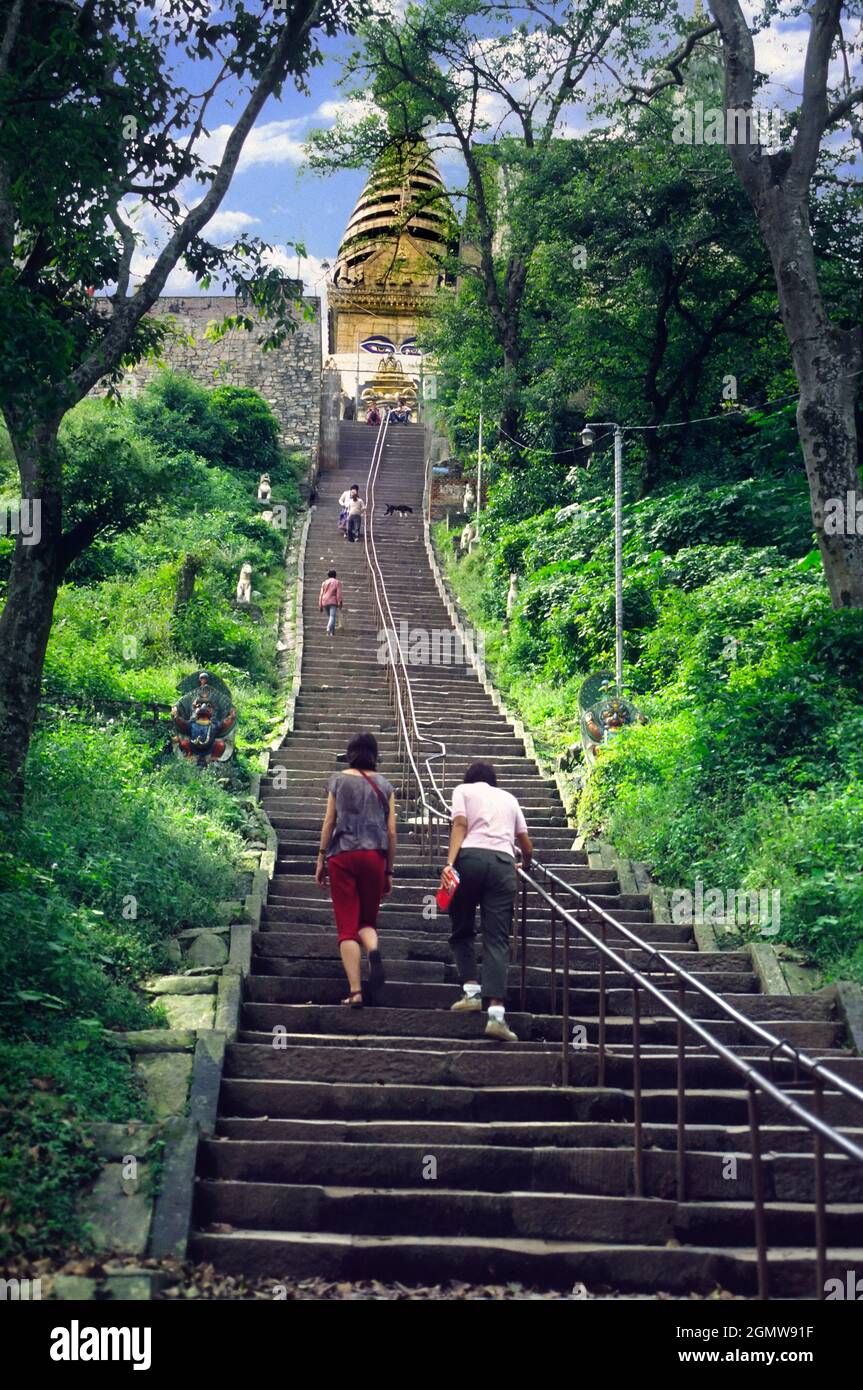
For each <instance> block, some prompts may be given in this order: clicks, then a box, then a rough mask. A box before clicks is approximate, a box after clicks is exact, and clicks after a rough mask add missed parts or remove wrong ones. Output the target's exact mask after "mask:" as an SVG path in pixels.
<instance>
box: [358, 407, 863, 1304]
mask: <svg viewBox="0 0 863 1390" xmlns="http://www.w3.org/2000/svg"><path fill="white" fill-rule="evenodd" d="M385 433H386V421H384V422H383V424H382V426H381V429H380V431H379V435H378V440H377V441H376V448H375V452H374V454H373V458H372V465H371V468H370V470H369V478H368V495H369V498H370V506H369V513H370V521H369V525H368V527H367V530H366V555H367V559H368V561H369V569H370V575H371V578H372V583H373V587H374V593H375V602H376V604H377V607H378V613H379V615H380V618H381V621H382V624H383V626H384V628H385V631H386V622H385V618H384V610H383V603H382V601H381V594H383V599H384V602H385V603H386V607H387V612H388V613H389V617H390V621H391V623H392V629H391V633H390V632H386V637H387V644H388V648H389V651H390V658H391V670H392V671H393V679H392V688H391V693H392V695H393V699H394V703H395V704H396V707H397V709H398V712H399V719H400V735H401V733H402V731H403V733H404V740H405V746H406V751H407V757H408V761H409V763H410V767H411V770H412V771H413V774H414V778H415V780H416V785H417V790H418V799H419V801H420V802H421V803H422V805H423V807H424V808H425V809H426V810H427V812H428V814H429V821H430V823H432V822H433V821H434V820H435V818H436V817H438V816H442V815H444V814H445V815H447V816H448V814H449V813H448V809H447V808H446V804H445V802H444V801H443V797H442V794H441V792H440V789H439V788H438V786H437V783H436V781H435V778H434V773H433V770H432V767H431V758H432V756H434V755H430V757H429V758H428V759H425V767H426V770H427V772H428V775H429V781H430V784H431V788H432V794H433V795H435V796H437V797H438V798H439V799H440V800H441V802H442V804H443V807H444V809H443V811H441V809H440V808H439V807H434V806H433V805H432V804H431V802H430V801H429V798H428V797H427V796H426V791H425V788H424V787H423V783H422V777H421V774H420V769H419V767H418V766H417V763H416V761H415V759H414V757H413V752H412V748H411V744H410V736H409V730H408V723H407V718H406V715H405V711H404V706H403V702H402V681H403V682H404V691H405V694H406V697H407V701H408V703H409V705H410V714H411V722H412V732H413V737H414V738H415V739H416V740H417V743H418V742H419V740H420V739H425V740H426V741H427V742H433V743H437V744H438V745H439V747H440V748H441V750H442V754H443V756H444V757H445V755H446V745H445V744H444V743H443V742H442V741H441V740H435V739H431V738H430V737H429V736H428V735H423V734H421V733H420V731H419V728H418V725H417V721H416V711H415V708H414V704H413V693H412V689H411V683H410V676H409V674H408V671H407V664H406V662H405V660H404V653H403V651H402V649H401V643H400V641H399V639H398V637H397V635H396V633H395V621H394V619H393V616H392V609H391V608H390V605H389V599H388V596H387V593H386V584H385V581H384V578H383V574H382V572H381V569H380V562H379V560H378V556H377V549H376V546H375V541H374V519H373V517H374V483H375V481H376V479H377V474H378V470H379V467H380V460H381V456H382V453H383V446H384V441H385ZM428 490H429V488H428V473H426V479H425V492H424V498H423V509H424V512H425V509H426V494H427V493H428ZM369 536H370V537H371V545H369ZM379 586H380V587H379ZM392 639H395V651H394V649H393V640H392ZM394 656H397V658H398V667H397V668H395V666H394V665H393V657H394ZM437 756H440V755H437ZM533 866H535V867H536V868H537V869H539V870H540V871H541V872H542V873H544V874H545V875H546V876H547V878H548V879H549V880H550V881H551V882H552V883H553V884H554V885H555V888H556V889H557V888H559V889H564V890H565V891H566V892H567V893H569V894H571V895H572V896H574V897H576V898H577V899H579V900H580V902H581V903H583V905H584V907H583V909H582V911H587V912H588V913H592V914H595V916H596V917H597V918H598V920H599V924H600V931H601V935H600V936H597V935H596V934H595V933H594V932H592V931H591V930H590V928H589V927H588V926H587V925H586V924H585V923H583V922H581V921H579V920H578V917H577V916H576V915H575V914H574V913H571V912H569V911H568V910H567V908H566V907H564V906H563V904H562V903H561V902H560V901H559V900H558V899H557V898H556V897H554V896H553V895H552V893H550V892H547V891H546V889H545V888H544V887H542V885H541V884H539V883H538V882H537V881H536V879H535V878H534V877H533V876H532V874H531V873H530V872H528V871H527V870H526V869H525V868H524V867H522V866H519V867H518V875H519V879H520V882H521V990H520V994H521V1007H522V1008H524V1004H525V992H526V969H527V945H528V938H527V890H528V888H532V889H533V890H534V891H535V892H536V893H538V894H539V896H540V898H541V899H543V900H544V902H545V903H546V904H547V905H548V907H549V909H550V913H551V972H550V976H551V980H550V987H551V1002H552V1013H554V1012H555V1011H556V991H557V970H556V963H555V930H556V919H557V918H560V920H561V922H562V924H563V943H562V947H563V977H564V978H563V990H562V1010H561V1012H562V1031H561V1048H562V1053H561V1081H562V1084H563V1085H564V1086H567V1085H569V1067H570V1038H569V1031H570V1030H569V1015H570V990H571V969H570V931H571V930H574V931H575V932H576V934H577V937H578V936H580V937H582V938H584V939H585V941H586V942H587V943H588V944H589V945H591V946H592V947H594V948H596V949H597V950H598V952H599V990H598V997H599V1009H598V1026H599V1038H598V1059H597V1062H598V1067H597V1084H598V1085H600V1086H602V1085H604V1084H605V1061H606V1052H607V1047H606V1008H605V1003H606V999H605V995H606V989H605V973H606V965H607V964H609V963H610V964H611V965H612V966H613V967H614V968H615V969H617V970H619V971H620V972H622V974H623V975H624V977H625V978H627V979H628V980H629V981H630V982H631V989H632V1044H631V1055H632V1073H633V1078H632V1079H633V1085H632V1093H633V1166H634V1186H635V1192H636V1195H637V1196H643V1194H644V1142H643V1119H642V1110H643V1103H642V1084H641V1082H642V1078H641V1067H642V1043H641V1013H640V1006H641V995H640V991H642V990H643V991H644V992H645V993H646V994H647V995H648V996H649V997H651V998H653V999H654V1000H656V1001H657V1002H658V1003H659V1004H660V1005H661V1007H662V1010H663V1013H664V1015H665V1016H670V1017H671V1018H673V1019H675V1020H676V1023H677V1028H676V1047H677V1087H676V1091H677V1125H676V1128H677V1144H676V1148H677V1198H678V1201H684V1200H685V1197H686V1179H687V1149H686V1060H687V1057H686V1035H687V1032H689V1033H692V1034H694V1035H695V1037H696V1038H697V1039H698V1040H699V1042H700V1044H701V1045H702V1046H704V1047H706V1048H708V1049H709V1050H710V1051H711V1052H713V1053H714V1054H715V1055H716V1056H717V1057H718V1058H719V1059H720V1060H721V1061H722V1062H724V1063H725V1064H726V1065H727V1066H729V1067H730V1068H731V1070H732V1071H733V1072H736V1073H737V1074H738V1075H739V1076H741V1078H742V1079H743V1084H744V1087H745V1091H746V1097H747V1110H748V1117H749V1130H750V1148H751V1158H752V1191H753V1196H752V1201H753V1217H754V1227H755V1231H754V1235H755V1251H756V1258H757V1268H758V1293H759V1297H760V1298H762V1299H766V1298H768V1297H769V1281H768V1264H767V1225H766V1211H765V1190H764V1173H763V1158H762V1152H761V1132H760V1116H759V1106H758V1098H759V1095H761V1096H763V1097H767V1098H769V1099H770V1100H771V1101H773V1102H774V1104H776V1105H777V1106H779V1107H780V1109H781V1110H782V1111H783V1112H784V1113H785V1114H786V1115H788V1116H789V1117H792V1118H793V1119H794V1120H796V1121H797V1122H798V1123H799V1124H801V1125H802V1126H803V1127H804V1128H805V1129H807V1130H808V1131H809V1132H810V1133H811V1134H812V1139H813V1156H814V1162H815V1175H814V1177H815V1182H814V1188H815V1195H814V1202H813V1203H812V1205H813V1207H814V1219H815V1268H816V1280H817V1287H816V1297H818V1298H823V1297H824V1294H825V1282H826V1268H827V1216H826V1208H827V1205H828V1203H827V1188H826V1170H825V1159H826V1147H827V1146H828V1145H829V1146H830V1147H831V1148H833V1149H835V1150H838V1151H839V1154H840V1155H841V1156H842V1157H844V1158H845V1159H851V1160H852V1161H855V1162H858V1163H861V1164H863V1148H861V1147H860V1146H858V1145H857V1144H856V1143H855V1142H854V1140H852V1139H850V1138H849V1137H848V1136H846V1135H845V1134H843V1133H842V1132H841V1131H840V1130H839V1129H837V1128H836V1127H835V1126H833V1125H831V1124H829V1123H828V1122H827V1121H826V1120H825V1119H824V1118H823V1105H824V1093H825V1087H826V1086H828V1085H829V1087H830V1088H831V1089H832V1090H837V1091H839V1092H841V1093H842V1094H844V1095H846V1096H849V1097H851V1098H852V1099H853V1100H855V1101H858V1102H863V1091H860V1090H859V1089H858V1088H857V1087H855V1086H854V1085H852V1084H851V1083H850V1082H847V1081H845V1079H844V1078H843V1077H840V1076H838V1075H836V1073H834V1072H832V1071H830V1070H828V1069H826V1068H824V1067H823V1066H822V1065H821V1064H820V1063H819V1062H818V1061H817V1060H815V1059H813V1058H810V1057H808V1056H807V1055H806V1054H805V1053H802V1052H801V1051H800V1050H799V1049H798V1048H796V1047H794V1046H793V1044H791V1043H789V1042H787V1040H783V1039H780V1038H777V1037H775V1036H774V1035H773V1034H772V1033H771V1032H770V1031H769V1030H768V1029H765V1028H762V1027H761V1026H760V1025H759V1024H757V1023H754V1022H753V1021H752V1020H750V1019H748V1018H746V1016H745V1015H743V1014H740V1013H739V1012H738V1011H737V1010H736V1009H735V1008H734V1007H733V1006H732V1005H730V1004H727V1003H726V1001H725V1000H724V999H723V998H722V997H721V996H720V995H717V994H715V993H714V991H712V990H711V989H709V988H708V987H707V986H706V985H703V984H702V983H701V981H699V980H696V979H695V977H694V976H692V975H690V974H689V973H688V972H687V971H686V970H684V969H683V968H682V967H681V966H678V965H677V964H676V962H674V961H672V960H670V959H669V958H668V957H667V956H666V955H665V954H664V953H663V952H661V951H657V950H656V949H654V948H651V947H650V945H649V944H648V943H646V942H644V941H642V940H641V938H640V937H638V936H637V934H636V933H635V932H633V931H631V930H630V929H629V928H628V927H627V926H625V925H624V924H623V923H622V922H618V921H617V920H616V918H615V917H614V916H613V915H612V914H611V913H609V912H607V911H606V909H605V908H602V907H600V906H599V904H598V903H596V902H595V901H594V900H593V899H592V898H590V897H588V896H587V895H586V894H584V893H582V892H581V891H580V890H579V889H577V888H575V887H574V886H573V885H572V884H569V883H567V882H566V880H565V879H562V878H560V876H559V875H557V874H555V873H554V871H553V870H552V869H550V868H548V866H547V865H545V864H544V863H543V862H542V861H541V860H539V859H537V858H534V859H533V861H532V866H531V867H533ZM609 926H611V927H612V928H613V929H614V930H615V932H618V933H620V934H621V935H622V936H623V938H624V940H625V941H627V942H629V943H631V944H632V945H633V946H634V947H635V948H637V949H638V950H640V951H643V952H645V953H647V955H648V960H647V966H646V968H647V969H648V970H649V969H650V968H651V966H652V964H653V962H654V961H659V962H660V963H661V966H662V969H663V972H665V973H668V974H673V975H674V976H675V977H676V980H677V1002H675V1001H674V1000H673V999H670V998H669V997H668V994H667V993H665V992H664V991H663V989H662V988H661V987H660V986H659V985H658V984H657V983H655V981H653V980H651V979H649V978H648V977H647V975H645V974H643V973H642V972H641V971H640V970H638V969H637V968H636V967H635V966H634V965H633V964H631V963H630V962H629V961H628V960H626V959H625V958H624V957H623V956H621V955H619V954H618V953H617V952H616V951H614V950H613V949H612V948H611V947H610V946H609V945H608V943H607V941H606V939H605V938H606V932H607V929H608V927H609ZM514 945H515V935H514ZM573 950H574V947H573ZM688 988H689V989H692V990H694V991H696V992H697V993H699V994H701V995H703V996H704V997H706V998H709V999H711V1000H712V1001H713V1002H714V1003H716V1004H718V1005H719V1006H720V1008H721V1010H722V1011H723V1013H724V1014H725V1015H726V1016H727V1017H729V1018H731V1019H733V1020H734V1022H735V1023H737V1024H738V1025H741V1026H742V1027H744V1028H745V1029H746V1030H747V1032H748V1033H749V1034H750V1035H752V1036H755V1037H756V1038H757V1039H758V1040H759V1042H763V1043H766V1044H768V1045H769V1047H770V1053H769V1058H770V1065H771V1067H772V1066H773V1065H774V1062H775V1059H776V1055H777V1053H779V1054H787V1057H789V1058H790V1059H791V1060H793V1062H794V1067H795V1072H794V1081H795V1083H797V1082H798V1081H799V1077H800V1070H801V1069H802V1070H804V1071H805V1072H807V1073H808V1074H809V1075H811V1077H812V1081H813V1087H814V1092H815V1107H816V1110H817V1112H818V1113H817V1114H813V1113H811V1112H810V1111H809V1110H807V1109H805V1108H804V1106H803V1105H801V1104H800V1103H799V1102H798V1101H797V1100H795V1099H792V1098H791V1097H789V1096H788V1095H787V1094H786V1093H785V1092H784V1091H782V1090H781V1089H780V1088H779V1086H777V1085H776V1084H775V1082H774V1081H773V1080H771V1079H770V1078H768V1077H766V1076H764V1075H763V1074H762V1072H761V1071H759V1070H758V1068H757V1067H755V1066H754V1065H753V1064H752V1062H751V1061H748V1060H746V1059H744V1058H742V1057H740V1056H738V1055H737V1053H736V1052H735V1051H734V1050H733V1049H732V1048H730V1047H728V1046H726V1044H724V1043H723V1042H721V1041H720V1040H719V1039H718V1038H717V1037H715V1036H714V1034H713V1033H712V1032H711V1031H710V1029H709V1028H708V1027H707V1026H706V1025H705V1024H704V1023H703V1022H701V1021H700V1020H698V1019H695V1018H693V1017H692V1016H691V1013H690V1012H689V1011H688V1010H687V1007H686V991H687V989H688ZM612 1055H614V1056H620V1055H621V1054H620V1053H613V1054H612Z"/></svg>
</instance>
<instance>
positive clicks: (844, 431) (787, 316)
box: [755, 184, 863, 608]
mask: <svg viewBox="0 0 863 1390" xmlns="http://www.w3.org/2000/svg"><path fill="white" fill-rule="evenodd" d="M755 211H756V213H757V216H758V221H759V224H760V226H761V230H762V233H763V235H764V240H765V242H766V243H767V247H768V250H769V252H770V257H771V260H772V262H773V270H774V273H775V276H776V285H777V289H778V291H779V307H780V311H781V314H782V321H783V323H784V325H785V331H786V333H787V334H788V341H789V343H790V345H791V354H792V358H793V361H794V370H795V374H796V376H797V382H798V385H799V387H800V401H799V403H798V406H797V430H798V434H799V436H800V444H801V447H802V450H803V461H804V464H805V467H806V476H807V478H808V480H809V497H810V502H811V507H812V520H813V522H814V525H815V534H816V537H817V540H818V546H819V549H820V551H821V557H822V560H823V562H824V573H825V576H826V579H827V584H828V587H829V589H830V596H831V598H832V600H833V606H834V608H863V529H861V531H860V532H859V533H858V530H857V525H856V521H855V515H854V501H853V499H854V498H855V497H856V498H859V496H860V488H861V482H860V471H859V463H858V457H859V456H858V448H857V430H856V422H855V418H854V400H855V396H856V391H857V387H858V385H859V378H855V376H854V373H857V372H859V371H860V368H861V366H863V350H861V349H863V342H861V330H860V329H859V328H856V329H854V330H851V331H846V330H843V329H839V328H837V327H836V326H835V324H833V323H831V322H830V319H829V318H828V317H827V314H826V312H825V309H824V305H823V303H822V300H821V295H820V292H819V289H818V278H817V268H816V265H815V255H814V251H813V247H812V237H811V233H810V230H809V218H808V212H807V207H806V203H805V201H804V199H803V198H800V199H797V198H794V197H792V196H790V190H788V189H787V188H783V187H782V186H781V185H777V184H768V185H767V186H766V187H763V188H762V189H761V190H760V195H759V196H758V197H757V200H756V203H755ZM828 504H829V505H828ZM825 510H826V511H827V513H828V517H829V518H830V519H831V523H832V522H833V520H834V519H835V517H836V515H837V514H839V515H841V516H842V517H844V525H840V526H839V527H836V526H835V525H834V524H828V527H827V529H826V530H825V526H824V521H825Z"/></svg>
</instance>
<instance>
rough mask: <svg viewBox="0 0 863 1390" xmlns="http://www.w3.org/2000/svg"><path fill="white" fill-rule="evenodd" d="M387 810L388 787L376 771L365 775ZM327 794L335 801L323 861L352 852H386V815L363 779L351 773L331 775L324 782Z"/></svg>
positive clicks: (375, 794) (373, 791)
mask: <svg viewBox="0 0 863 1390" xmlns="http://www.w3.org/2000/svg"><path fill="white" fill-rule="evenodd" d="M366 776H368V777H370V778H371V779H372V780H373V781H374V783H375V785H376V786H377V787H378V788H379V789H380V791H381V793H382V794H383V796H384V798H385V800H386V802H387V808H389V799H390V796H391V795H392V790H393V789H392V787H391V786H390V784H389V782H388V781H387V779H386V777H382V776H381V774H380V773H379V772H369V773H367V774H366ZM327 791H329V792H331V793H332V795H333V796H334V797H335V799H336V823H335V826H334V828H333V833H332V835H331V836H330V843H329V844H328V845H327V858H328V859H329V858H330V856H331V855H333V854H343V853H345V852H347V851H348V850H352V849H378V850H382V851H384V852H386V848H387V815H388V810H386V811H385V810H384V807H383V803H382V802H381V799H380V797H379V796H378V794H377V792H376V791H375V790H374V787H370V786H369V784H368V782H367V781H366V779H365V777H357V776H355V775H354V774H353V773H345V772H335V773H333V775H332V777H331V778H330V780H329V782H328V783H327Z"/></svg>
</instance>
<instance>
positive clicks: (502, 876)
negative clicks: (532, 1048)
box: [441, 762, 533, 1042]
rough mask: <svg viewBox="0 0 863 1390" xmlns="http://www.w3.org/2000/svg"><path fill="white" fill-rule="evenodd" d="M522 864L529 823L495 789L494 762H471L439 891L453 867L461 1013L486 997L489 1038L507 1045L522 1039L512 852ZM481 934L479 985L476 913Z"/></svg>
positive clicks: (529, 851) (458, 795)
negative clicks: (516, 1017)
mask: <svg viewBox="0 0 863 1390" xmlns="http://www.w3.org/2000/svg"><path fill="white" fill-rule="evenodd" d="M516 845H518V847H519V849H520V850H521V853H522V858H523V860H524V863H525V866H528V865H529V864H530V860H531V857H532V855H533V845H532V844H531V840H530V836H529V835H528V833H527V823H526V821H525V819H524V815H523V813H522V809H521V807H520V806H519V804H518V802H517V801H516V799H515V797H514V796H512V795H511V794H510V793H509V792H505V791H503V790H502V789H501V788H500V787H498V785H497V774H496V772H495V770H494V767H493V766H492V764H491V763H482V762H477V763H472V764H471V766H470V767H469V768H468V770H467V772H466V773H465V775H464V781H463V782H462V783H461V784H460V785H459V786H457V787H456V788H455V789H454V791H453V794H452V824H451V829H450V841H449V854H448V856H447V864H446V868H445V869H444V870H443V872H442V874H441V887H442V888H445V887H446V886H447V877H448V875H447V870H448V869H451V868H455V869H456V871H457V873H458V875H459V879H460V882H459V886H458V888H457V889H456V891H455V894H454V896H453V898H452V901H451V902H450V905H449V914H450V921H451V922H452V935H451V936H450V946H451V947H452V952H453V956H454V957H455V963H456V969H457V971H458V977H459V979H460V981H461V984H462V991H463V992H462V997H461V998H460V999H458V1000H457V1001H456V1003H455V1004H453V1006H452V1008H453V1010H455V1011H456V1012H468V1013H474V1012H476V1013H479V1012H480V1011H481V1009H482V998H483V996H485V998H486V999H487V1000H488V1022H487V1023H486V1026H485V1032H486V1036H487V1037H489V1038H498V1039H500V1040H501V1041H502V1042H517V1041H518V1038H517V1037H516V1034H515V1033H514V1032H513V1031H512V1029H511V1028H510V1027H509V1025H508V1024H507V1021H506V1011H505V1002H506V974H507V967H508V965H509V938H510V932H511V930H512V915H513V907H514V904H515V893H516V887H517V879H516V872H515V847H516ZM477 907H479V909H480V925H481V929H482V984H481V985H480V981H479V979H478V977H477V968H476V948H475V943H474V932H475V925H476V923H475V919H476V909H477Z"/></svg>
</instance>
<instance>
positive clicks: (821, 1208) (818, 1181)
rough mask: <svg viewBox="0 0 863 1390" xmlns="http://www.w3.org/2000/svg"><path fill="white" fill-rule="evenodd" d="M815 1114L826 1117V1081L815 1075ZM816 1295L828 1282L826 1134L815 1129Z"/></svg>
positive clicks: (822, 1294) (821, 1117)
mask: <svg viewBox="0 0 863 1390" xmlns="http://www.w3.org/2000/svg"><path fill="white" fill-rule="evenodd" d="M815 1114H816V1115H817V1116H818V1118H819V1120H822V1119H823V1118H824V1082H823V1080H822V1078H821V1077H820V1076H819V1075H818V1074H817V1072H816V1075H815ZM813 1157H814V1159H815V1279H816V1282H817V1288H816V1290H815V1297H816V1298H817V1299H822V1298H823V1297H824V1295H825V1292H826V1287H825V1286H826V1283H827V1182H826V1178H827V1175H826V1173H825V1171H824V1136H823V1135H822V1134H821V1133H820V1132H819V1131H818V1130H817V1129H816V1131H815V1146H814V1155H813Z"/></svg>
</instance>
